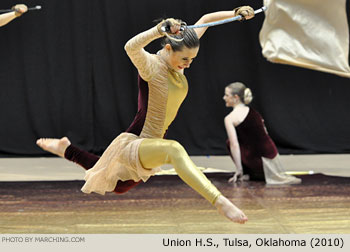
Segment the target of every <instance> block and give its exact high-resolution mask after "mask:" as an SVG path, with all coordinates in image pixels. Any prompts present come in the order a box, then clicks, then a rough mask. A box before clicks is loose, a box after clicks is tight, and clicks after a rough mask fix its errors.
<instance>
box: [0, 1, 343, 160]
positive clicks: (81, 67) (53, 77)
mask: <svg viewBox="0 0 350 252" xmlns="http://www.w3.org/2000/svg"><path fill="white" fill-rule="evenodd" d="M16 2H17V1H12V0H1V6H0V8H8V7H10V6H12V5H14V4H15V3H16ZM24 2H25V3H26V4H28V5H30V6H35V5H38V4H40V5H42V6H43V10H42V11H35V12H34V11H33V12H30V13H27V14H25V15H23V16H22V17H21V18H18V19H16V20H15V21H13V22H12V23H10V24H8V25H7V26H4V27H1V28H0V90H1V92H0V116H1V117H0V118H1V123H0V154H1V155H3V156H4V155H7V156H12V155H21V156H38V155H44V154H45V153H44V152H43V151H42V150H41V149H39V148H38V147H37V146H36V145H35V140H36V139H37V138H39V137H62V136H68V137H69V138H70V139H71V140H72V142H73V143H75V144H77V145H78V146H80V147H83V148H84V149H86V150H88V151H92V152H94V153H98V154H100V153H101V152H102V151H103V150H104V149H105V148H106V146H107V145H108V144H109V143H110V142H111V141H112V139H113V138H114V137H116V136H117V135H118V134H119V133H121V132H122V131H124V130H125V129H126V128H127V127H128V126H129V124H130V123H131V121H132V119H133V117H134V115H135V113H136V111H137V72H136V69H135V67H134V66H133V65H132V63H131V61H130V60H129V59H128V57H127V55H126V53H125V52H124V49H123V47H124V44H125V42H126V41H127V40H128V39H129V38H131V37H132V36H134V35H136V34H137V33H139V32H141V31H143V30H145V29H148V28H150V27H152V26H153V25H154V23H152V21H153V20H154V19H157V18H160V17H178V18H182V19H183V20H185V21H186V22H187V23H189V24H193V23H194V22H195V21H196V20H197V19H199V18H200V17H201V15H202V14H205V13H207V12H212V11H218V10H228V9H233V8H234V7H236V6H238V5H244V4H247V2H246V1H229V0H225V1H223V0H222V1H209V0H208V1H203V0H202V1H199V0H198V1H188V0H178V1H176V2H172V4H167V3H166V2H164V1H161V0H148V1H140V0H118V1H115V0H46V1H37V0H29V1H24ZM250 2H251V3H250ZM250 2H249V4H251V5H252V6H253V7H255V8H259V7H261V2H262V1H250ZM347 9H349V5H348V6H347ZM263 20H264V15H262V14H260V15H258V16H257V17H256V18H255V19H253V20H250V21H248V22H243V23H240V22H234V23H230V24H226V25H222V26H217V27H214V28H210V29H209V30H208V31H207V33H206V34H205V36H204V37H203V38H202V39H201V50H200V52H199V55H198V57H197V59H196V60H195V61H194V63H193V64H192V66H191V69H188V70H187V71H186V76H187V78H188V81H189V85H190V88H189V94H188V97H187V99H186V100H185V102H184V103H183V106H182V107H181V109H180V111H179V114H178V117H177V119H176V120H175V122H174V123H173V125H172V126H171V127H170V129H169V133H168V138H171V139H176V140H178V141H179V142H180V143H182V144H183V145H184V147H185V148H186V149H187V151H188V152H189V154H191V155H226V154H227V152H226V149H225V139H226V132H225V128H224V124H223V119H224V117H225V115H226V114H228V113H229V112H230V110H229V109H228V108H226V107H225V105H224V102H223V100H222V96H223V93H224V87H225V86H226V85H227V84H229V83H230V82H233V81H242V82H244V83H246V84H247V85H248V86H249V87H250V88H251V89H252V91H253V94H254V96H255V99H254V101H253V103H252V106H253V107H254V108H256V109H257V110H258V111H260V113H261V114H262V115H263V117H264V118H265V122H266V125H267V128H268V130H269V133H270V135H271V136H272V138H273V139H274V141H275V142H276V144H277V146H278V148H279V150H280V152H281V153H345V152H349V151H350V145H349V143H350V117H349V112H348V110H349V107H350V98H349V95H350V80H349V79H346V78H342V77H337V76H335V75H330V74H326V73H321V72H316V71H312V70H307V69H302V68H297V67H292V66H286V65H279V64H272V63H269V62H267V61H266V60H265V59H264V58H263V57H262V55H261V47H260V45H259V41H258V35H259V31H260V28H261V26H262V23H263ZM159 42H160V41H155V42H153V43H152V44H151V45H150V46H148V47H147V50H149V51H150V52H156V51H157V50H158V49H159V48H160V45H159Z"/></svg>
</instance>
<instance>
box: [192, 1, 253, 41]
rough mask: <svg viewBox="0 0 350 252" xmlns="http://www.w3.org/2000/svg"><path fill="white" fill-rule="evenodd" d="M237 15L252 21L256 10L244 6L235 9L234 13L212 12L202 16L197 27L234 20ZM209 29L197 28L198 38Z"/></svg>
mask: <svg viewBox="0 0 350 252" xmlns="http://www.w3.org/2000/svg"><path fill="white" fill-rule="evenodd" d="M237 15H241V16H243V17H244V18H245V19H251V18H253V17H254V10H253V9H252V8H251V7H249V6H242V7H238V8H235V9H234V10H232V11H217V12H212V13H208V14H205V15H204V16H202V17H201V18H200V19H199V20H198V21H197V22H196V24H195V25H199V24H206V23H211V22H216V21H220V20H224V19H228V18H233V17H235V16H237ZM207 29H208V27H203V28H196V29H195V31H196V33H197V36H198V38H201V37H202V36H203V35H204V33H205V32H206V30H207Z"/></svg>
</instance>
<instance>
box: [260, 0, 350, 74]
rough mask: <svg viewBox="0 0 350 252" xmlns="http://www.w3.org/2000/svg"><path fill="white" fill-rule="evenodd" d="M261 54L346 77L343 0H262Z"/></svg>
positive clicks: (346, 61) (347, 50) (347, 53)
mask: <svg viewBox="0 0 350 252" xmlns="http://www.w3.org/2000/svg"><path fill="white" fill-rule="evenodd" d="M264 5H265V6H267V7H268V9H267V11H266V13H265V15H266V16H265V21H264V23H263V26H262V28H261V31H260V44H261V47H262V53H263V55H264V57H265V58H267V59H268V60H269V61H271V62H274V63H283V64H289V65H295V66H299V67H305V68H311V69H314V70H318V71H323V72H328V73H333V74H337V75H340V76H343V77H348V78H350V67H349V26H348V21H347V14H346V0H264Z"/></svg>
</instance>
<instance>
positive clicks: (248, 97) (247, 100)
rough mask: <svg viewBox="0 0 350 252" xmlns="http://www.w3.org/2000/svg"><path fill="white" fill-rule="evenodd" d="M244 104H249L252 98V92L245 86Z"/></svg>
mask: <svg viewBox="0 0 350 252" xmlns="http://www.w3.org/2000/svg"><path fill="white" fill-rule="evenodd" d="M243 99H244V101H243V102H244V104H247V105H248V104H249V103H251V102H252V100H253V94H252V91H251V90H250V88H246V89H244V98H243Z"/></svg>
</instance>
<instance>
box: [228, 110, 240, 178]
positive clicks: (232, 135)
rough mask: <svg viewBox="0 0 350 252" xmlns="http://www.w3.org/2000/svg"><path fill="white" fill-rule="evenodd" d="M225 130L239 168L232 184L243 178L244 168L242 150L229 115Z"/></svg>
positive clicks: (234, 160)
mask: <svg viewBox="0 0 350 252" xmlns="http://www.w3.org/2000/svg"><path fill="white" fill-rule="evenodd" d="M225 128H226V132H227V135H228V138H229V141H230V152H231V155H232V158H233V162H234V163H235V165H236V168H237V171H236V173H235V175H234V176H233V177H232V178H231V179H230V182H231V181H233V182H236V180H237V179H238V178H241V177H242V176H243V168H242V160H241V150H240V148H239V142H238V139H237V134H236V129H235V127H234V125H233V118H232V115H228V116H226V117H225Z"/></svg>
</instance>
